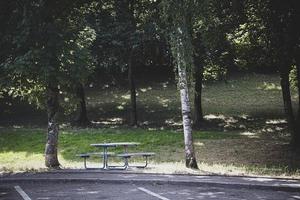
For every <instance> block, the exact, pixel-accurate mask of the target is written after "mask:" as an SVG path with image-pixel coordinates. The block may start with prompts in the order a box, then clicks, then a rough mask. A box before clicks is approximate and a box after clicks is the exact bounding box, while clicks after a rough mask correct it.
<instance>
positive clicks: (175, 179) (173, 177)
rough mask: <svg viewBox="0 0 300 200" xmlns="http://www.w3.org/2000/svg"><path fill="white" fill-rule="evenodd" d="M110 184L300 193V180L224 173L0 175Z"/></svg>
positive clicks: (1, 178)
mask: <svg viewBox="0 0 300 200" xmlns="http://www.w3.org/2000/svg"><path fill="white" fill-rule="evenodd" d="M31 182H32V183H37V182H38V183H42V182H52V183H53V182H54V183H59V182H64V183H66V182H68V183H87V182H94V183H110V184H128V183H129V184H161V185H162V184H172V185H185V186H209V187H226V188H232V189H240V188H241V189H242V188H245V189H261V190H274V191H287V192H300V180H299V179H283V178H266V177H250V176H225V175H223V176H222V175H192V174H187V175H182V174H151V173H136V172H134V171H133V172H132V171H129V172H127V171H126V172H125V171H119V170H118V171H106V170H53V171H48V172H26V173H17V174H4V175H0V184H5V183H31Z"/></svg>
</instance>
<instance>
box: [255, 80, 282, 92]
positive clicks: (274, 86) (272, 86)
mask: <svg viewBox="0 0 300 200" xmlns="http://www.w3.org/2000/svg"><path fill="white" fill-rule="evenodd" d="M257 89H259V90H267V91H268V90H278V91H281V86H280V85H279V84H275V83H268V82H263V85H261V86H258V87H257Z"/></svg>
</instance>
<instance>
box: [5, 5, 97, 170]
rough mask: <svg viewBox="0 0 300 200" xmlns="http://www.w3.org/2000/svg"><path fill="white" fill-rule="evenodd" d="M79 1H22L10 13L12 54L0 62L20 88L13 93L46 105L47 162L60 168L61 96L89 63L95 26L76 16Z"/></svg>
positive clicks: (87, 67)
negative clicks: (89, 49) (92, 28)
mask: <svg viewBox="0 0 300 200" xmlns="http://www.w3.org/2000/svg"><path fill="white" fill-rule="evenodd" d="M81 5H82V2H80V1H76V2H74V1H63V2H62V1H34V0H32V1H18V5H17V6H16V7H15V8H14V12H12V13H13V14H12V19H14V20H12V21H11V22H12V23H13V27H14V30H13V31H12V32H10V33H11V35H12V36H11V37H10V44H11V48H10V50H9V52H10V55H8V56H7V59H6V60H5V62H3V63H2V66H4V69H5V71H6V73H7V76H9V77H11V84H13V85H14V86H15V88H17V89H16V90H14V91H13V92H15V93H17V92H18V91H21V92H19V94H18V95H20V96H23V97H27V98H28V100H30V101H34V102H35V103H37V105H40V106H44V107H46V108H47V113H48V130H47V142H46V147H45V164H46V166H47V167H50V168H58V167H59V161H58V158H57V147H58V134H59V129H58V128H59V126H58V121H57V114H58V108H59V107H60V103H59V98H58V96H59V94H60V92H62V93H63V92H68V91H69V90H68V89H67V87H69V85H70V83H72V81H73V80H74V75H75V74H80V76H81V77H82V78H83V77H85V76H84V74H88V71H89V67H90V65H89V64H88V63H87V62H86V61H89V54H90V53H89V51H88V50H87V48H88V46H89V45H90V43H91V41H93V39H94V36H93V31H90V29H89V28H87V27H86V26H82V24H81V23H80V20H79V19H81V18H80V17H78V18H76V17H74V16H76V15H77V14H78V13H76V12H75V10H76V9H75V8H78V7H80V6H81ZM62 11H64V12H62ZM75 19H78V20H79V21H77V20H75ZM90 33H91V34H90ZM77 64H79V65H77ZM44 102H45V103H44Z"/></svg>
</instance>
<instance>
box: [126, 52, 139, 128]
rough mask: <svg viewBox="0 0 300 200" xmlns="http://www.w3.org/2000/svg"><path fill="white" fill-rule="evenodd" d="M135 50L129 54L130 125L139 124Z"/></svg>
mask: <svg viewBox="0 0 300 200" xmlns="http://www.w3.org/2000/svg"><path fill="white" fill-rule="evenodd" d="M132 51H133V50H131V53H130V55H129V61H128V81H129V88H130V125H131V126H137V109H136V87H135V80H134V79H135V77H134V62H133V52H132Z"/></svg>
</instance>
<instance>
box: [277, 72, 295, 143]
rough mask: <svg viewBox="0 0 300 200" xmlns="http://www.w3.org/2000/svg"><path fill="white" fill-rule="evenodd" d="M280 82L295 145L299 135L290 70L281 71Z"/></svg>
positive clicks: (292, 141) (285, 110)
mask: <svg viewBox="0 0 300 200" xmlns="http://www.w3.org/2000/svg"><path fill="white" fill-rule="evenodd" d="M280 84H281V90H282V97H283V107H284V112H285V115H286V118H287V122H288V127H289V129H290V131H291V145H292V146H294V147H295V146H296V145H297V140H298V137H299V136H298V133H297V125H296V120H295V117H294V113H293V106H292V100H291V91H290V80H289V71H284V72H281V73H280Z"/></svg>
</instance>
